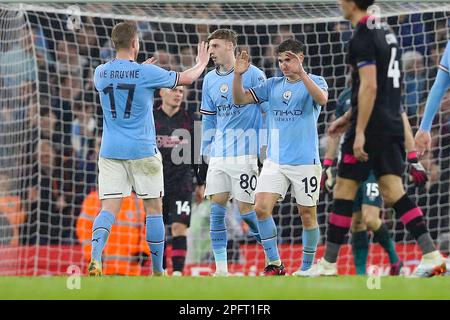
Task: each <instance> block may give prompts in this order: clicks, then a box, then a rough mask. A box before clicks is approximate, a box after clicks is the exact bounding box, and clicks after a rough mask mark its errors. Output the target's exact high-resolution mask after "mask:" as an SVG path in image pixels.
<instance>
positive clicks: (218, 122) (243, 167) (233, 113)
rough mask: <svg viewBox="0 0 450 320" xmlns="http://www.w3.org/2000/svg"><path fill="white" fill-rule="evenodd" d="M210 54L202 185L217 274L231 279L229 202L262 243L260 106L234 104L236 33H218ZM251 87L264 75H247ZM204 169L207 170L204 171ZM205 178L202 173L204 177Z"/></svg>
mask: <svg viewBox="0 0 450 320" xmlns="http://www.w3.org/2000/svg"><path fill="white" fill-rule="evenodd" d="M208 41H209V52H210V55H211V59H212V60H213V61H214V63H215V65H216V69H215V70H212V71H210V72H209V73H208V74H207V75H206V76H205V78H204V80H203V88H202V104H201V108H200V112H201V113H202V150H201V154H202V155H203V156H204V157H205V156H209V157H210V160H209V167H208V170H207V171H206V168H205V167H206V166H205V165H202V166H200V168H201V170H200V171H201V173H202V174H199V175H198V176H199V178H200V180H204V179H205V177H204V175H205V174H206V188H205V195H209V196H210V197H211V202H212V204H211V223H210V235H211V244H212V249H213V253H214V259H215V262H216V272H215V274H216V275H227V273H228V267H227V250H226V249H227V231H226V226H225V214H226V205H227V202H228V199H229V198H234V199H235V200H237V201H238V202H239V211H240V213H241V217H242V219H243V220H244V221H245V222H246V223H247V224H248V226H249V229H250V232H251V233H252V234H253V235H254V236H255V237H256V238H257V240H259V231H258V224H257V219H256V213H255V211H254V206H253V204H254V199H255V198H254V197H255V195H254V192H255V189H256V179H257V173H258V162H257V160H258V158H257V156H258V149H259V129H260V126H261V124H262V115H261V112H260V110H259V107H258V106H257V105H256V104H253V105H248V106H241V105H237V104H234V103H233V101H232V81H233V67H234V62H235V59H236V58H235V51H236V43H237V34H236V33H235V32H234V31H233V30H230V29H218V30H216V31H214V32H213V33H212V34H211V35H210V36H209V38H208ZM243 77H244V83H245V86H246V87H251V86H256V85H258V84H259V83H261V82H263V81H264V80H265V75H264V73H263V72H262V71H261V70H259V69H258V68H256V67H255V66H251V67H250V68H249V70H248V71H247V72H246V73H245V74H244V76H243ZM202 168H203V169H202ZM199 173H200V172H199Z"/></svg>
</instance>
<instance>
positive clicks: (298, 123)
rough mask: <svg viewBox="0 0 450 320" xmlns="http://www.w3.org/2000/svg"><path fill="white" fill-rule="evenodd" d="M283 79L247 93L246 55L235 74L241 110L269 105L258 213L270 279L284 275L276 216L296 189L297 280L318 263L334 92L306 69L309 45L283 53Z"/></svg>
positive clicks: (285, 45) (291, 43)
mask: <svg viewBox="0 0 450 320" xmlns="http://www.w3.org/2000/svg"><path fill="white" fill-rule="evenodd" d="M277 51H278V63H279V65H280V69H281V71H282V72H283V75H284V76H283V77H274V78H270V79H268V80H267V81H265V82H264V83H262V84H261V85H259V86H256V87H253V88H250V89H249V90H244V87H243V86H242V74H243V73H244V72H245V71H246V70H247V68H248V66H249V62H248V61H249V58H248V54H247V53H246V52H243V53H242V54H241V55H240V56H239V57H238V59H237V61H236V65H235V68H234V82H233V98H234V102H235V103H236V104H247V103H255V102H256V103H262V102H264V101H268V102H269V105H268V110H267V117H268V121H269V123H268V127H269V139H268V155H267V160H266V161H265V162H264V166H263V169H262V172H261V175H260V177H259V179H258V187H257V190H256V192H257V193H256V205H255V209H256V213H257V216H258V225H259V231H260V236H261V240H262V244H263V246H264V250H265V253H266V255H267V257H268V260H269V264H268V265H267V266H266V268H265V270H264V274H265V275H269V276H270V275H284V274H285V273H286V272H285V269H284V266H283V264H282V263H281V260H280V255H279V253H278V248H277V228H276V225H275V222H274V220H273V217H272V210H273V208H274V206H275V204H276V202H277V201H278V200H280V198H281V199H282V198H284V196H285V195H286V192H287V190H288V188H289V186H291V190H292V195H293V196H294V197H295V199H296V202H297V208H298V210H299V212H300V216H301V219H302V222H303V236H302V238H303V258H302V264H301V268H300V269H299V270H298V271H296V272H295V274H296V275H304V273H305V272H306V271H307V270H308V269H309V268H311V265H312V263H313V262H314V256H315V253H316V248H317V243H318V241H319V227H318V224H317V215H316V211H317V208H316V205H317V200H318V198H319V189H320V188H319V181H320V176H321V170H322V169H321V165H320V158H319V148H318V145H319V141H318V133H317V120H318V118H319V113H320V110H321V106H323V105H325V104H326V103H327V100H328V91H327V90H328V86H327V83H326V82H325V80H324V79H323V78H322V77H319V76H316V75H313V74H307V73H306V72H305V70H304V69H303V66H302V63H303V60H304V45H303V44H302V43H301V42H299V41H297V40H294V39H289V40H286V41H284V42H282V43H281V44H280V45H279V47H278V50H277Z"/></svg>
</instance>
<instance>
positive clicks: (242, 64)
mask: <svg viewBox="0 0 450 320" xmlns="http://www.w3.org/2000/svg"><path fill="white" fill-rule="evenodd" d="M249 66H250V57H249V55H248V53H247V52H246V51H242V52H241V53H240V54H239V55H238V56H237V57H236V62H235V64H234V72H237V73H239V74H243V73H244V72H245V71H247V69H248V67H249Z"/></svg>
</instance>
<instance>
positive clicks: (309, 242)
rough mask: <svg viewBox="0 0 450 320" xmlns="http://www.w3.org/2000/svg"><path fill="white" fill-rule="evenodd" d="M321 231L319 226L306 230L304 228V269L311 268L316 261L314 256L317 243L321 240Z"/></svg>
mask: <svg viewBox="0 0 450 320" xmlns="http://www.w3.org/2000/svg"><path fill="white" fill-rule="evenodd" d="M319 238H320V231H319V227H317V228H314V229H310V230H306V229H304V228H303V234H302V239H303V240H302V242H303V258H302V267H301V270H302V271H306V270H308V269H309V268H311V266H312V264H313V263H314V257H315V256H316V250H317V243H318V242H319Z"/></svg>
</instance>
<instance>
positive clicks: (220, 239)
mask: <svg viewBox="0 0 450 320" xmlns="http://www.w3.org/2000/svg"><path fill="white" fill-rule="evenodd" d="M226 212H227V209H226V208H225V207H223V206H221V205H219V204H217V203H213V204H211V216H210V236H211V246H212V250H213V253H214V259H215V261H216V267H218V264H220V265H221V266H225V264H226V262H227V241H228V239H227V227H226V225H225V215H226ZM221 271H226V270H221Z"/></svg>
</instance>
